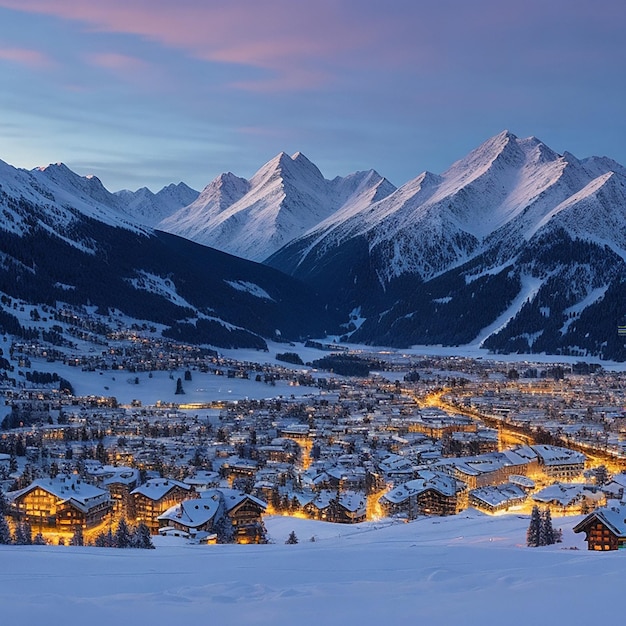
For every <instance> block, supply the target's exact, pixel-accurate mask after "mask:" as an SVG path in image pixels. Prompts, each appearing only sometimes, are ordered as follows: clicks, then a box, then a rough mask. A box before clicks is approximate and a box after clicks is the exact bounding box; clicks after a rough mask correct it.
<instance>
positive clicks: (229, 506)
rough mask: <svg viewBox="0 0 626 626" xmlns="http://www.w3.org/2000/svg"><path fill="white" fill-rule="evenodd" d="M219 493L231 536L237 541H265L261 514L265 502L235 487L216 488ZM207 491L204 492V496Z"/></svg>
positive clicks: (263, 511)
mask: <svg viewBox="0 0 626 626" xmlns="http://www.w3.org/2000/svg"><path fill="white" fill-rule="evenodd" d="M216 491H218V492H219V493H220V494H221V497H222V502H223V503H224V511H225V513H226V515H227V516H228V518H229V519H230V522H231V524H232V527H233V537H234V539H235V541H236V542H237V543H262V542H264V541H265V528H264V526H263V520H262V518H261V515H262V514H263V513H265V509H266V508H267V504H266V503H265V502H263V500H259V499H258V498H255V497H254V496H251V495H249V494H247V493H243V492H241V491H237V490H235V489H219V490H216ZM207 493H211V492H205V494H204V497H206V494H207Z"/></svg>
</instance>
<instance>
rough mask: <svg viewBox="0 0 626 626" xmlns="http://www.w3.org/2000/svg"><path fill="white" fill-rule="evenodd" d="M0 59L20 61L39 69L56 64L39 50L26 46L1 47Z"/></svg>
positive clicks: (13, 61) (22, 63) (21, 63)
mask: <svg viewBox="0 0 626 626" xmlns="http://www.w3.org/2000/svg"><path fill="white" fill-rule="evenodd" d="M0 60H3V61H10V62H12V63H19V64H20V65H26V66H28V67H30V68H33V69H37V70H44V69H49V68H51V67H53V66H54V61H52V59H51V58H50V57H47V56H46V55H45V54H43V53H42V52H39V50H29V49H26V48H3V49H0Z"/></svg>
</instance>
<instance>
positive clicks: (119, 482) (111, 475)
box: [88, 465, 139, 519]
mask: <svg viewBox="0 0 626 626" xmlns="http://www.w3.org/2000/svg"><path fill="white" fill-rule="evenodd" d="M88 474H89V476H90V477H91V480H92V481H93V482H95V483H96V485H98V486H99V487H102V488H103V489H106V490H107V491H108V492H109V493H110V494H111V500H112V504H113V510H114V511H115V512H116V513H119V514H120V515H123V516H124V517H127V518H130V519H132V518H134V517H136V512H135V508H134V499H133V497H132V496H131V495H130V494H131V492H132V490H133V489H135V487H137V485H138V484H139V470H137V469H135V468H133V467H118V466H113V465H100V466H93V467H92V468H91V469H88Z"/></svg>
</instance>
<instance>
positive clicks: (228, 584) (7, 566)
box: [0, 511, 625, 626]
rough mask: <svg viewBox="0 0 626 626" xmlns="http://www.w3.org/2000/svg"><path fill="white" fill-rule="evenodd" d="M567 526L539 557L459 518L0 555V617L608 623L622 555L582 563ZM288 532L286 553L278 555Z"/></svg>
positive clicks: (26, 620) (515, 528)
mask: <svg viewBox="0 0 626 626" xmlns="http://www.w3.org/2000/svg"><path fill="white" fill-rule="evenodd" d="M578 519H579V518H564V519H557V520H556V525H557V526H561V527H562V528H563V530H564V544H562V545H560V546H559V545H557V546H551V547H548V548H525V547H522V545H521V544H522V543H523V541H524V537H525V531H526V527H527V525H528V520H527V518H526V519H525V518H519V517H517V516H500V517H486V516H482V515H480V514H477V513H473V512H471V511H466V512H465V513H463V514H461V515H459V516H457V517H455V518H437V519H425V520H419V521H416V522H414V523H411V524H395V525H391V526H385V524H384V522H381V523H379V524H377V525H376V524H369V525H367V524H366V525H359V526H349V527H346V526H338V525H331V524H324V523H321V522H310V521H308V520H300V519H293V518H282V517H278V518H269V519H268V520H267V526H268V530H269V534H270V536H272V537H273V538H274V540H275V541H276V543H275V544H273V545H265V546H239V545H218V546H188V545H184V544H183V545H163V544H159V545H158V547H157V549H156V550H153V551H136V550H115V549H104V548H100V549H98V548H71V547H46V546H44V547H36V546H29V547H18V546H7V547H5V546H2V547H1V548H0V563H2V568H1V570H0V610H1V612H2V615H3V623H6V624H23V625H29V624H37V623H44V622H45V623H49V624H61V623H63V624H85V623H86V624H89V625H90V626H100V625H104V624H114V623H120V624H128V623H137V624H156V625H158V624H195V623H217V624H235V623H237V624H246V625H247V624H270V623H271V624H293V623H297V624H303V625H306V624H362V625H366V624H383V623H384V624H399V623H411V624H420V623H428V624H446V625H450V624H510V625H516V624H528V623H535V624H549V623H556V624H562V623H569V624H587V623H594V622H595V621H596V620H597V618H598V616H599V613H598V611H599V610H601V614H602V618H603V619H604V621H608V623H618V620H619V618H620V616H621V615H622V609H621V608H620V602H619V595H618V594H619V590H620V589H621V588H622V586H623V572H624V558H625V555H623V554H621V553H617V552H615V553H603V554H599V553H591V552H587V551H584V550H583V548H584V544H583V543H582V540H581V538H580V537H579V536H578V535H573V533H572V532H571V527H572V526H573V524H574V523H575V522H576V521H577V520H578ZM291 530H295V532H296V534H297V535H298V537H299V538H300V543H299V544H297V545H285V544H284V543H283V542H284V539H285V537H286V536H287V534H288V533H289V532H290V531H291ZM312 535H315V536H316V537H317V539H316V541H315V542H314V543H313V542H310V541H309V538H310V537H311V536H312ZM159 539H160V538H157V541H158V540H159ZM162 541H166V540H165V539H163V540H162ZM170 541H171V540H170ZM573 546H577V547H579V548H580V550H572V549H570V548H571V547H573ZM600 607H601V608H600ZM200 620H201V621H200Z"/></svg>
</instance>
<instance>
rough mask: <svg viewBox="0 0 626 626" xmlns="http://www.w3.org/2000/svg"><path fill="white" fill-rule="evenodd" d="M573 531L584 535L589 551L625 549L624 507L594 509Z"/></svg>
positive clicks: (625, 517)
mask: <svg viewBox="0 0 626 626" xmlns="http://www.w3.org/2000/svg"><path fill="white" fill-rule="evenodd" d="M573 530H574V532H575V533H581V532H584V533H585V535H586V537H585V540H586V541H587V548H588V549H589V550H600V551H604V550H622V549H626V506H624V505H622V506H617V507H610V508H608V507H607V508H602V509H596V510H595V511H594V512H593V513H590V514H589V515H587V517H585V519H584V520H582V522H579V523H578V524H577V525H576V526H574V528H573Z"/></svg>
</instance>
